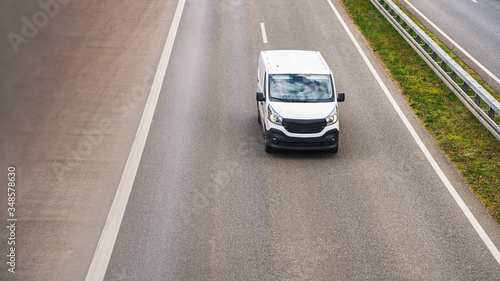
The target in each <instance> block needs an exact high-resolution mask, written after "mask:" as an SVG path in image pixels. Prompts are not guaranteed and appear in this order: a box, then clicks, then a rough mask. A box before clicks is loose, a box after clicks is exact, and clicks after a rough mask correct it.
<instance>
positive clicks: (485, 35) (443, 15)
mask: <svg viewBox="0 0 500 281" xmlns="http://www.w3.org/2000/svg"><path fill="white" fill-rule="evenodd" d="M398 2H399V3H400V4H401V5H403V6H404V7H405V8H407V9H408V11H409V12H410V13H412V15H414V16H415V17H416V18H418V19H419V20H420V22H421V23H422V24H423V25H424V26H425V27H427V28H428V29H429V30H431V32H432V33H433V34H434V35H436V36H437V37H438V38H439V39H440V40H441V41H442V42H443V43H445V44H446V45H447V47H448V48H450V50H452V51H453V52H454V53H455V54H457V55H458V56H459V57H460V58H461V59H462V60H463V61H464V62H465V63H466V64H467V65H468V66H469V67H471V68H472V69H473V70H474V71H475V72H476V73H478V74H479V75H480V76H481V78H483V79H484V80H485V81H486V82H487V83H488V84H489V85H490V86H491V87H492V88H493V89H495V91H497V92H500V52H499V51H498V50H499V48H500V35H499V34H500V2H499V1H495V0H477V1H475V0H459V1H454V0H439V1H429V0H410V1H406V0H398ZM408 3H411V5H413V6H414V7H416V8H417V9H418V11H420V12H421V13H422V14H423V15H424V16H425V17H426V18H428V20H430V22H432V23H433V24H434V25H436V26H437V27H438V28H439V29H440V30H442V31H443V32H444V33H445V34H446V36H448V37H449V38H451V40H452V41H454V42H455V43H456V44H458V46H459V47H458V46H456V45H455V44H454V43H453V42H450V40H448V39H447V38H446V36H444V35H443V34H442V33H440V32H439V31H437V30H436V29H435V28H434V27H433V26H432V24H431V23H430V22H429V21H427V20H425V19H424V18H423V17H422V16H421V15H420V14H419V13H418V12H416V11H415V9H413V8H412V7H411V6H410V5H409V4H408ZM461 49H463V50H465V51H466V52H467V53H468V54H470V56H471V57H473V58H474V60H477V61H478V62H479V63H480V64H481V65H482V66H483V67H480V66H478V64H477V63H476V62H474V61H473V59H471V58H470V57H469V56H468V55H466V54H464V52H463V51H462V50H461ZM485 69H486V70H485ZM487 71H489V72H491V73H492V74H493V75H494V76H495V77H496V78H494V77H492V76H491V75H489V74H488V73H487Z"/></svg>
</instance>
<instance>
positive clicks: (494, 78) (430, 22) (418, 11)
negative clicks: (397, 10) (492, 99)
mask: <svg viewBox="0 0 500 281" xmlns="http://www.w3.org/2000/svg"><path fill="white" fill-rule="evenodd" d="M404 1H405V2H406V3H407V4H408V5H409V6H410V7H411V8H412V9H414V10H415V12H417V13H418V14H419V15H420V16H421V17H422V18H423V19H424V20H426V21H427V22H428V23H429V24H430V25H431V26H432V27H434V28H435V29H436V30H437V31H438V32H439V33H441V35H443V36H444V38H446V39H447V40H448V41H450V43H451V44H453V45H455V47H457V49H459V50H460V51H461V52H462V53H463V54H464V55H466V56H467V57H469V59H470V60H471V61H473V62H474V63H475V64H476V65H477V66H479V68H481V69H482V70H483V71H484V72H486V74H488V75H489V76H490V77H491V78H493V80H495V81H496V82H497V83H498V84H500V78H498V77H497V76H495V74H493V73H492V72H491V71H489V70H488V69H487V68H486V67H485V66H484V65H482V64H481V63H480V62H479V61H478V60H476V59H475V58H474V57H473V56H472V55H471V54H469V53H468V52H467V51H466V50H465V49H464V48H462V47H461V46H460V45H458V44H457V42H455V41H453V39H451V37H450V36H448V35H447V34H446V33H444V31H442V30H441V29H440V28H439V27H437V25H435V24H434V23H433V22H432V21H431V20H430V19H428V18H427V17H426V16H425V15H424V14H423V13H422V12H420V10H419V9H417V7H415V6H413V5H412V4H411V3H410V2H409V1H408V0H404ZM473 2H475V3H477V1H474V0H473Z"/></svg>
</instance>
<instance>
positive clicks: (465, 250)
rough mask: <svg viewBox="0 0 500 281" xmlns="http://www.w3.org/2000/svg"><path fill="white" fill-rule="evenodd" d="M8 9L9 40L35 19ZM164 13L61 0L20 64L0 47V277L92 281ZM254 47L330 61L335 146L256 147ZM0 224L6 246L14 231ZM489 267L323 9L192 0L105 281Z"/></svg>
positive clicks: (422, 276) (356, 275)
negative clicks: (12, 219)
mask: <svg viewBox="0 0 500 281" xmlns="http://www.w3.org/2000/svg"><path fill="white" fill-rule="evenodd" d="M2 5H3V6H5V7H2V6H0V8H1V9H2V11H4V10H9V11H12V12H11V13H10V14H9V16H8V17H7V19H4V18H3V19H2V30H1V34H7V33H8V32H11V30H14V31H13V32H17V33H22V30H21V29H22V24H23V22H22V21H20V20H19V19H21V18H22V17H23V16H25V15H29V16H31V15H33V14H34V13H36V12H37V11H39V10H40V7H37V6H36V5H35V4H32V5H31V6H29V5H20V4H18V5H16V4H15V3H14V4H13V3H9V4H4V3H2ZM176 5H177V1H174V0H171V1H155V0H150V1H140V2H139V1H123V2H122V4H120V5H116V4H112V3H109V2H106V1H97V0H96V1H87V2H80V1H78V2H77V1H74V2H70V3H68V4H65V5H61V7H60V10H59V11H58V13H57V15H55V16H54V17H51V18H50V20H49V22H48V24H47V25H46V26H44V27H43V30H42V29H41V31H40V33H39V34H37V35H36V36H34V38H33V39H30V40H29V42H27V43H23V44H22V45H20V46H19V47H20V50H19V53H18V54H15V53H14V52H13V48H12V45H11V44H10V43H9V42H8V41H7V42H5V41H2V44H3V45H2V46H1V47H2V49H1V50H2V52H1V55H2V56H1V61H0V63H1V64H2V67H1V68H0V69H1V70H0V71H1V74H2V75H0V79H1V80H0V87H1V88H0V89H1V93H2V95H0V98H1V102H0V105H1V107H0V112H1V113H2V119H0V125H1V127H0V129H1V130H2V134H0V149H1V150H0V153H1V157H0V161H1V162H0V163H1V165H2V167H4V169H5V171H6V170H7V167H8V166H9V165H15V166H16V169H17V170H18V186H19V187H18V190H19V191H18V196H17V200H18V201H17V202H18V216H19V230H18V231H17V232H16V235H17V236H16V239H18V241H19V243H18V244H19V248H18V252H17V256H18V260H17V262H18V263H17V266H18V267H17V273H16V274H15V275H14V274H10V273H8V272H7V268H6V263H5V262H2V263H1V265H0V266H1V267H0V270H1V273H0V274H1V275H0V276H1V277H2V278H0V279H2V280H4V279H6V280H83V279H84V278H85V276H86V275H87V271H88V269H89V266H90V264H91V261H92V258H93V255H94V251H95V249H96V247H97V244H98V241H99V237H100V235H101V231H102V230H103V227H104V223H105V220H106V218H107V215H108V212H109V209H110V206H111V203H112V201H113V198H114V196H115V193H116V190H117V186H118V184H119V182H120V178H121V176H122V172H123V169H124V166H125V164H126V161H127V157H128V154H129V152H130V147H131V145H132V143H133V141H134V139H135V137H136V131H137V128H138V126H140V125H139V120H140V119H141V114H142V110H143V108H144V104H145V103H146V97H145V94H141V93H148V92H149V88H150V87H151V86H150V85H151V81H152V76H153V74H154V71H155V69H156V67H157V65H158V61H159V59H160V56H161V52H162V48H163V44H164V43H165V39H166V37H167V34H168V32H169V28H170V24H171V22H172V18H173V15H174V11H175V8H176ZM334 5H335V6H336V7H337V9H339V10H340V13H341V15H342V17H343V18H344V20H346V21H347V24H348V26H349V27H350V29H351V30H352V31H353V32H354V36H355V37H356V38H357V39H358V41H359V42H360V44H361V47H362V49H363V50H364V51H365V52H366V53H367V55H368V59H369V60H370V61H371V62H372V64H373V65H374V67H375V70H376V71H377V72H378V73H379V75H380V76H381V77H382V80H383V81H384V82H385V84H386V85H387V86H388V88H389V91H390V92H391V94H392V95H393V96H394V98H395V99H396V102H397V103H398V104H399V106H400V107H401V109H402V111H403V113H404V114H405V115H406V116H407V117H408V119H409V121H410V123H411V124H412V125H413V127H414V128H415V130H416V131H417V133H418V134H419V135H420V138H421V139H422V140H423V142H424V144H425V145H426V146H427V147H428V149H429V150H430V152H431V154H432V155H433V156H434V158H435V159H436V161H437V162H438V164H439V165H440V167H441V169H442V170H443V172H444V174H445V175H446V176H447V177H448V179H449V180H450V181H451V183H452V184H453V186H454V187H455V189H456V190H457V192H458V193H459V194H460V196H461V197H462V199H463V200H464V201H465V202H466V203H467V205H468V207H469V208H470V210H471V211H472V213H473V214H474V216H475V217H476V218H477V219H478V221H479V223H480V224H481V225H482V227H483V228H484V230H485V231H486V233H487V234H488V235H489V237H490V238H491V239H492V241H493V243H494V244H495V245H497V246H498V245H500V227H499V226H498V225H497V224H496V223H495V221H494V220H493V219H492V218H491V217H490V216H489V215H488V213H487V212H486V210H485V209H484V207H483V206H482V205H481V204H480V202H479V201H478V200H477V198H475V197H474V195H473V194H472V193H471V192H470V190H469V188H468V186H467V185H466V184H465V183H464V181H463V179H462V178H461V177H460V176H459V174H458V173H457V171H456V170H455V168H454V167H453V166H452V165H451V164H450V163H449V162H448V161H447V159H446V158H445V157H444V155H443V154H442V152H441V151H440V150H439V149H438V148H437V146H436V145H435V143H434V142H433V141H432V139H431V138H430V136H429V135H428V134H427V133H426V131H425V128H423V126H422V125H421V124H420V123H419V121H418V119H417V118H416V117H415V116H414V115H413V114H412V113H411V111H410V110H409V108H408V106H407V105H406V102H405V100H404V99H403V98H402V97H401V96H400V94H399V93H398V90H397V89H396V88H395V87H394V85H393V84H392V83H391V81H390V79H389V78H388V76H387V75H386V74H385V72H384V70H383V69H382V67H380V65H379V64H378V63H377V60H376V59H375V58H374V56H373V54H372V53H371V52H370V49H369V47H368V46H367V44H366V43H365V42H364V41H363V39H362V37H361V36H360V35H359V33H357V30H356V27H355V26H354V25H353V24H352V23H351V22H350V21H349V20H348V18H347V16H346V15H345V13H344V12H343V10H342V8H341V6H340V5H339V4H338V3H334ZM261 23H264V24H265V27H266V33H267V39H268V43H267V44H265V43H263V39H262V33H261ZM16 28H17V30H16ZM262 49H312V50H318V51H320V52H321V53H322V55H323V56H324V57H325V59H326V61H327V62H328V63H329V65H330V67H331V68H332V70H333V72H334V75H335V79H336V84H337V89H338V90H340V91H343V92H345V93H346V102H344V103H342V104H340V118H341V119H340V122H341V134H340V149H339V153H338V154H334V155H332V154H328V153H274V154H266V153H265V152H264V142H263V135H262V132H261V129H260V127H259V125H258V124H257V116H256V108H255V90H256V67H257V58H258V54H259V52H260V50H262ZM11 50H12V51H11ZM4 66H5V67H4ZM146 95H147V94H146ZM4 132H8V134H4ZM1 180H2V182H6V181H7V180H6V173H2V174H1ZM2 196H4V193H2ZM4 198H5V197H3V198H2V202H3V203H2V206H7V205H6V203H5V202H6V198H5V199H4ZM0 209H1V211H2V213H1V214H2V218H3V217H6V215H7V214H6V213H5V212H6V208H4V207H2V208H0ZM2 221H5V219H2ZM0 233H1V234H2V249H4V250H2V251H7V250H6V237H7V236H8V235H9V233H8V232H7V231H6V230H5V228H4V229H3V230H2V231H1V232H0ZM2 256H5V255H3V254H2ZM499 276H500V265H499V264H498V263H497V261H496V260H495V259H494V257H493V255H492V254H491V253H490V251H489V250H488V249H487V247H486V246H485V244H484V243H483V241H482V240H481V238H480V237H479V235H478V234H477V233H476V231H475V230H474V228H473V227H472V226H471V223H470V222H469V221H468V220H467V218H466V217H465V215H464V214H463V212H462V211H461V210H460V208H459V207H458V205H457V203H456V202H455V201H454V199H453V198H452V196H451V195H450V193H449V192H448V190H447V189H446V188H445V186H444V185H443V183H442V181H441V180H440V178H439V177H438V175H437V174H436V172H435V170H434V169H433V168H432V167H431V165H430V164H429V162H428V160H427V159H426V157H425V156H424V154H423V152H422V151H421V149H420V148H419V146H418V145H417V144H416V142H415V140H414V139H413V137H412V136H411V135H410V133H409V131H408V130H407V128H406V126H405V125H404V124H403V122H402V121H401V119H400V117H399V116H398V114H397V113H396V111H395V110H394V108H393V107H392V106H391V104H390V103H389V100H388V98H387V97H386V96H385V94H384V92H383V91H382V89H381V88H380V87H379V86H378V84H377V82H376V80H375V78H374V77H373V75H372V74H371V72H370V70H369V69H368V67H367V65H366V64H365V62H364V61H363V59H362V58H361V56H360V54H359V53H358V51H357V50H356V49H355V47H354V45H353V43H352V42H351V41H350V39H349V37H348V35H347V33H346V32H345V30H344V29H343V27H342V26H341V24H340V22H339V20H338V19H337V17H336V16H335V14H334V13H333V12H332V9H331V8H330V6H329V4H328V2H327V1H300V2H297V3H292V2H290V1H284V0H276V1H272V2H271V1H238V0H231V1H215V0H213V1H208V0H200V1H190V0H188V1H187V2H186V6H185V8H184V12H183V14H182V18H181V21H180V26H179V30H178V33H177V37H176V40H175V44H174V48H173V50H172V54H171V58H170V62H169V64H168V69H167V72H166V76H165V81H164V83H163V88H162V89H161V93H160V97H159V100H158V104H157V106H156V111H155V115H154V118H153V123H152V125H151V129H150V131H149V136H148V139H147V142H146V146H145V149H144V153H143V155H142V159H141V162H140V166H139V169H138V172H137V175H136V177H135V182H134V184H133V189H132V192H131V194H130V198H129V201H128V205H127V208H126V212H125V215H124V219H123V222H122V224H121V228H120V232H119V233H118V237H117V240H116V244H115V245H114V250H113V253H112V256H111V260H110V262H109V266H108V268H107V272H106V277H105V280H283V279H286V280H346V279H348V280H352V279H354V280H367V279H368V280H473V279H475V280H478V279H479V280H499V279H500V278H499Z"/></svg>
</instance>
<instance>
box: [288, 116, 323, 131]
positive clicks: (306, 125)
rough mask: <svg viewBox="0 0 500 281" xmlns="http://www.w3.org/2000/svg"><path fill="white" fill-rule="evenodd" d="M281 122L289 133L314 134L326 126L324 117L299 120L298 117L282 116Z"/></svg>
mask: <svg viewBox="0 0 500 281" xmlns="http://www.w3.org/2000/svg"><path fill="white" fill-rule="evenodd" d="M281 124H282V125H283V127H285V129H286V130H287V131H288V132H290V133H297V134H315V133H319V132H321V131H323V129H324V128H325V127H326V120H325V119H313V120H299V119H286V118H284V119H283V121H282V122H281Z"/></svg>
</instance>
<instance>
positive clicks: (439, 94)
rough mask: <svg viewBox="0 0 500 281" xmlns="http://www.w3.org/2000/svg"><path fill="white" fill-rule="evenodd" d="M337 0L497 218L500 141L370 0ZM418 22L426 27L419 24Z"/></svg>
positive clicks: (499, 221) (452, 160)
mask: <svg viewBox="0 0 500 281" xmlns="http://www.w3.org/2000/svg"><path fill="white" fill-rule="evenodd" d="M341 2H342V4H343V5H344V8H345V10H346V11H347V12H348V14H349V16H350V17H351V19H352V20H353V22H354V23H355V24H356V25H357V26H358V28H359V29H360V31H361V32H362V34H363V35H364V37H365V39H366V40H367V42H368V43H369V44H370V46H371V47H372V49H373V51H374V52H375V54H376V55H377V57H378V58H379V60H380V61H381V63H382V64H383V65H384V67H385V68H386V69H387V70H388V71H389V74H390V75H391V77H392V79H393V80H394V82H395V84H396V85H397V86H398V88H399V89H400V91H401V92H402V94H403V96H404V97H405V98H406V100H407V101H408V104H409V105H410V106H411V107H412V108H413V110H414V112H415V114H416V115H417V116H418V117H419V118H420V120H421V121H422V123H423V124H424V125H425V127H426V128H427V130H428V131H429V133H430V134H431V135H432V136H433V137H434V139H435V141H436V142H437V143H438V145H439V146H440V147H441V149H442V150H443V151H444V153H445V154H446V155H447V157H448V158H449V159H450V161H451V162H452V163H453V164H454V165H455V167H456V168H457V169H458V170H459V171H460V173H461V174H462V176H463V178H464V179H465V181H466V182H467V183H468V184H469V186H470V188H471V189H472V190H473V191H474V193H475V194H476V195H477V197H478V198H479V199H480V200H481V201H482V202H483V204H484V205H485V206H486V208H487V209H488V211H489V212H490V214H491V215H492V216H493V218H494V219H495V220H496V221H497V222H498V223H499V224H500V141H498V140H497V139H496V138H495V137H493V135H492V134H491V133H490V132H489V131H488V130H486V128H484V126H483V125H482V124H481V123H480V122H479V121H478V120H477V119H476V118H475V117H474V115H472V113H470V112H469V110H468V109H467V108H466V107H465V106H464V105H463V104H462V103H461V102H460V100H459V99H458V98H457V97H456V96H455V95H454V94H453V93H452V92H451V90H450V89H448V87H447V86H446V85H445V84H444V83H443V82H442V81H441V80H440V79H439V77H438V76H437V75H436V74H435V73H434V72H433V71H432V70H431V69H430V67H429V66H427V64H426V63H425V62H424V61H423V60H422V58H421V57H420V56H419V55H418V54H417V53H416V52H415V51H414V50H413V49H412V48H411V47H410V45H408V43H407V42H406V41H405V40H404V39H403V38H402V37H401V35H400V34H399V33H398V32H397V31H396V30H395V29H394V28H393V27H392V25H391V24H390V23H389V22H388V21H387V20H386V19H385V18H384V16H382V15H381V14H380V12H379V11H378V10H377V9H376V8H375V7H374V6H373V4H372V3H371V2H370V0H342V1H341ZM402 10H404V9H402ZM407 14H408V13H407ZM412 19H413V20H414V21H415V19H414V18H412ZM415 22H417V21H415ZM417 23H418V22H417ZM419 25H420V24H419ZM420 27H421V28H422V29H423V30H426V29H425V28H423V27H422V25H420ZM426 32H427V34H428V35H429V36H431V38H433V39H434V40H435V41H436V42H438V41H437V40H436V38H435V37H434V36H432V35H431V34H430V33H429V32H428V31H426ZM438 44H440V46H441V47H442V48H443V49H444V50H446V51H447V52H448V54H449V55H450V56H451V57H453V58H454V59H455V60H456V61H458V62H459V63H460V65H461V66H462V67H463V68H464V69H466V70H467V71H468V72H469V73H470V74H471V75H473V77H474V79H476V80H477V81H478V82H479V83H481V85H483V87H485V89H486V90H487V91H489V92H490V93H491V94H492V95H493V96H494V97H495V98H497V99H499V97H500V95H499V94H498V93H495V92H494V91H493V90H491V88H489V87H488V86H487V85H486V84H485V83H484V82H483V81H481V80H480V78H479V77H478V76H477V75H475V74H474V73H473V72H472V71H471V70H470V69H468V68H467V67H466V66H465V65H464V64H463V63H462V62H460V61H459V59H458V58H457V57H456V56H455V55H454V54H453V53H451V52H450V51H449V50H447V49H446V48H445V47H444V45H443V44H442V43H440V42H438Z"/></svg>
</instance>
